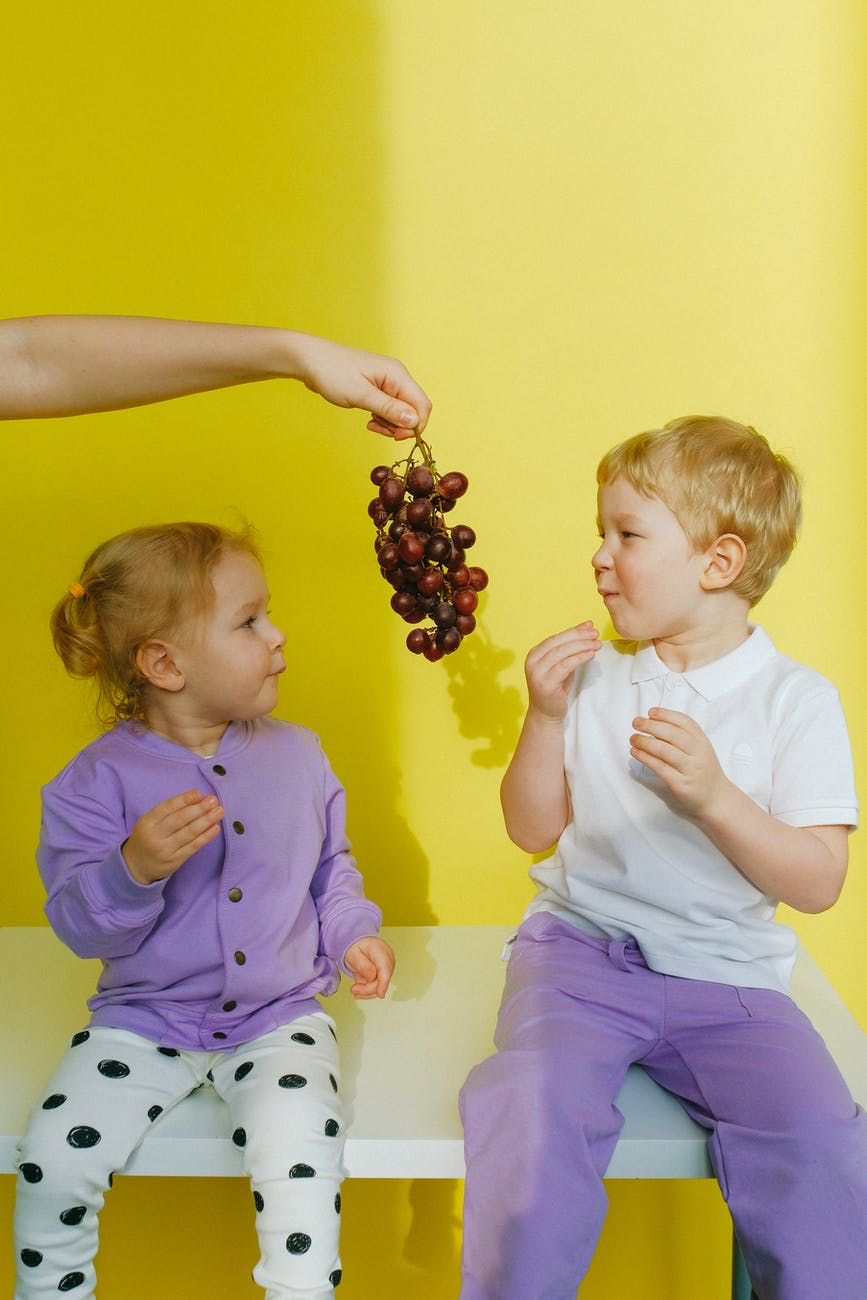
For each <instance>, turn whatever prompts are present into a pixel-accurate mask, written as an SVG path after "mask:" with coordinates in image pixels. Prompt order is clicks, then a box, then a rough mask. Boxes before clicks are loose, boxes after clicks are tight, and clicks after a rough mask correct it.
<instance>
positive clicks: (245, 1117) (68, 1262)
mask: <svg viewBox="0 0 867 1300" xmlns="http://www.w3.org/2000/svg"><path fill="white" fill-rule="evenodd" d="M338 1079H339V1064H338V1052H337V1043H336V1040H335V1037H334V1032H333V1028H332V1022H331V1019H330V1017H328V1016H327V1015H326V1014H325V1013H324V1012H319V1013H316V1014H314V1015H310V1016H303V1017H301V1018H300V1019H298V1020H293V1021H292V1022H291V1023H290V1024H288V1025H285V1026H283V1027H282V1028H281V1029H277V1030H274V1031H273V1032H272V1033H269V1034H264V1035H262V1037H261V1038H255V1039H253V1040H252V1042H249V1043H245V1044H244V1045H243V1047H240V1048H238V1049H237V1050H235V1051H231V1052H185V1051H175V1050H174V1049H172V1048H164V1047H163V1048H160V1047H157V1046H156V1044H155V1043H152V1042H150V1041H149V1040H148V1039H146V1038H142V1037H140V1036H139V1035H138V1034H131V1033H128V1032H127V1031H126V1030H120V1029H102V1028H92V1029H87V1030H84V1031H82V1032H81V1033H79V1034H76V1035H75V1036H74V1038H73V1039H72V1041H71V1043H70V1045H69V1047H68V1049H67V1051H66V1054H65V1056H64V1057H63V1059H62V1060H61V1062H60V1064H59V1066H58V1067H57V1069H56V1071H55V1073H54V1075H53V1077H52V1079H51V1080H50V1082H49V1084H48V1086H47V1087H46V1089H45V1094H44V1097H43V1099H42V1101H41V1102H40V1103H39V1104H38V1105H37V1106H36V1107H35V1108H34V1110H33V1111H32V1113H31V1115H30V1120H29V1123H28V1127H27V1133H26V1135H25V1137H24V1138H23V1140H22V1143H21V1149H20V1152H19V1159H18V1170H19V1174H18V1189H17V1199H16V1205H15V1253H16V1267H17V1273H16V1279H17V1280H16V1285H15V1297H14V1300H36V1298H37V1297H40V1298H41V1297H45V1296H52V1297H54V1298H55V1300H57V1297H58V1296H63V1295H69V1296H70V1298H71V1300H89V1298H90V1297H91V1296H93V1295H94V1288H95V1286H96V1273H95V1270H94V1267H93V1258H94V1256H95V1254H96V1249H97V1244H98V1215H99V1211H100V1210H101V1208H102V1204H103V1199H104V1194H105V1191H106V1189H107V1188H108V1187H110V1186H111V1177H112V1174H113V1173H114V1172H117V1171H119V1170H122V1169H123V1167H124V1165H125V1164H126V1162H127V1160H128V1158H129V1156H130V1154H131V1153H132V1151H134V1150H135V1148H136V1147H137V1146H138V1144H139V1142H140V1141H141V1139H142V1138H143V1137H144V1135H145V1133H146V1132H147V1131H148V1129H149V1128H150V1126H151V1124H152V1123H153V1122H154V1120H156V1119H157V1117H158V1116H159V1115H161V1114H163V1112H165V1111H168V1110H170V1109H171V1107H172V1106H174V1105H176V1103H177V1102H179V1101H181V1100H182V1099H183V1098H184V1097H186V1096H187V1095H188V1094H189V1093H191V1092H192V1091H194V1089H196V1088H197V1087H199V1086H200V1085H202V1084H205V1085H206V1086H207V1085H209V1084H210V1085H211V1086H213V1087H214V1089H215V1090H216V1092H217V1094H218V1095H219V1096H220V1097H221V1098H222V1099H223V1101H225V1103H226V1105H227V1106H228V1108H229V1114H230V1116H231V1124H232V1140H233V1141H234V1142H235V1144H236V1145H237V1146H238V1147H240V1148H241V1149H242V1152H243V1163H244V1171H245V1173H247V1174H248V1175H249V1178H250V1184H251V1187H252V1189H253V1200H254V1203H255V1214H256V1230H257V1232H258V1235H259V1249H260V1251H261V1258H260V1260H259V1263H258V1264H257V1265H256V1267H255V1269H254V1270H253V1278H254V1280H255V1281H256V1282H257V1283H258V1284H259V1285H260V1286H261V1287H262V1288H263V1289H264V1291H265V1296H266V1300H301V1298H302V1297H303V1300H326V1297H332V1296H333V1295H334V1288H335V1286H336V1285H337V1283H338V1282H339V1281H340V1257H339V1252H338V1236H339V1224H340V1218H339V1216H340V1183H341V1180H342V1177H343V1159H342V1157H343V1124H342V1120H341V1114H340V1101H339V1097H338V1094H337V1088H338Z"/></svg>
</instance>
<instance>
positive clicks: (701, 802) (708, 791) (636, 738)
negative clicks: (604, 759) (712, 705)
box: [629, 709, 730, 820]
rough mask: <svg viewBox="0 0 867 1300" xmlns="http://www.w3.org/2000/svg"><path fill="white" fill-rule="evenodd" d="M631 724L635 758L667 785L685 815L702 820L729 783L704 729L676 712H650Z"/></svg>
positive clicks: (664, 710) (655, 710)
mask: <svg viewBox="0 0 867 1300" xmlns="http://www.w3.org/2000/svg"><path fill="white" fill-rule="evenodd" d="M632 725H633V727H635V731H636V734H635V735H632V736H630V737H629V744H630V749H629V752H630V754H631V755H632V757H633V758H637V759H638V761H639V762H640V763H643V764H644V765H645V767H649V768H650V770H651V772H654V773H655V774H656V775H657V776H658V777H659V779H660V780H661V781H664V782H665V784H666V785H667V786H668V788H669V790H670V791H671V793H672V794H673V795H674V797H675V799H677V801H678V803H679V804H680V805H681V807H682V808H683V810H684V812H687V813H689V814H690V815H691V816H693V817H696V818H698V819H699V820H700V819H701V818H702V816H703V814H704V813H706V812H707V811H708V810H709V809H710V807H711V806H712V804H713V803H714V801H715V800H716V798H717V797H718V796H719V795H720V794H721V793H723V792H724V791H725V789H726V788H727V787H728V785H729V784H730V783H729V780H728V777H727V776H726V775H725V773H724V772H723V770H722V768H721V767H720V764H719V759H718V758H717V756H716V754H715V752H714V748H713V746H712V745H711V743H710V741H709V740H708V738H707V736H706V735H705V734H704V732H703V731H702V729H701V727H700V726H699V725H698V723H697V722H696V721H695V720H694V719H693V718H690V717H689V716H688V715H687V714H686V713H678V712H676V711H675V710H674V709H650V710H648V716H647V717H646V718H633V720H632Z"/></svg>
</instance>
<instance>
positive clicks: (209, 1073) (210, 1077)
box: [205, 1070, 214, 1083]
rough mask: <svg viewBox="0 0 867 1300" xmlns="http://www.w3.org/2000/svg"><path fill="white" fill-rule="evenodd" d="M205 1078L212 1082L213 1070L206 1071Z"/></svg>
mask: <svg viewBox="0 0 867 1300" xmlns="http://www.w3.org/2000/svg"><path fill="white" fill-rule="evenodd" d="M205 1078H206V1079H209V1080H210V1082H211V1083H213V1082H214V1071H213V1070H209V1071H208V1073H207V1074H206V1075H205Z"/></svg>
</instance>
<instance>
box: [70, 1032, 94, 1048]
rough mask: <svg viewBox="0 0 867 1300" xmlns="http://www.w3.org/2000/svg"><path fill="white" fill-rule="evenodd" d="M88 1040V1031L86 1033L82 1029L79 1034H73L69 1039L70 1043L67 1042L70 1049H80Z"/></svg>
mask: <svg viewBox="0 0 867 1300" xmlns="http://www.w3.org/2000/svg"><path fill="white" fill-rule="evenodd" d="M88 1038H90V1033H89V1031H88V1030H87V1029H82V1031H81V1033H80V1034H73V1035H72V1038H71V1039H70V1042H69V1046H70V1047H80V1046H81V1044H82V1043H86V1042H87V1040H88Z"/></svg>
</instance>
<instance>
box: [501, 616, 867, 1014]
mask: <svg viewBox="0 0 867 1300" xmlns="http://www.w3.org/2000/svg"><path fill="white" fill-rule="evenodd" d="M654 706H660V707H663V708H667V709H677V710H679V711H680V712H682V713H687V714H689V716H690V717H692V718H694V719H695V720H696V722H697V723H698V724H699V726H700V727H701V728H702V730H703V731H704V732H705V734H706V735H707V736H708V738H709V740H710V741H711V744H712V745H713V747H714V750H715V752H716V755H717V757H718V759H719V761H720V764H721V765H722V768H723V770H724V772H725V773H726V775H727V776H728V777H729V778H730V779H731V780H732V781H733V782H734V783H735V784H736V785H738V786H739V787H740V788H741V789H742V790H744V791H745V792H746V793H747V794H748V795H749V796H750V797H751V798H752V799H754V800H755V802H756V803H757V804H758V805H759V806H760V807H761V808H764V809H766V810H767V811H768V812H769V813H771V815H772V816H774V817H778V818H779V819H780V820H781V821H784V822H786V823H788V825H790V826H822V825H845V826H850V827H854V826H855V825H856V824H857V818H858V804H857V799H856V796H855V784H854V774H853V767H852V754H851V749H850V745H849V737H848V733H847V730H846V721H845V718H844V716H843V710H842V707H841V705H840V699H839V696H838V694H837V692H836V690H835V689H834V687H833V686H832V685H831V683H830V682H829V681H827V680H826V679H825V678H824V677H822V676H820V675H819V673H817V672H814V671H813V670H812V669H811V668H806V667H804V666H803V665H802V664H798V663H796V662H795V661H794V660H793V659H789V658H787V657H786V656H785V655H782V654H780V653H778V651H777V650H776V648H775V647H774V645H773V643H772V641H771V639H770V637H769V636H768V635H767V633H766V632H764V631H763V629H762V628H760V627H753V628H752V630H751V635H750V636H749V637H748V638H747V640H746V641H745V642H744V643H743V644H742V645H740V646H738V648H737V649H736V650H733V651H732V653H731V654H728V655H726V656H724V657H723V658H722V659H718V660H717V661H716V662H715V663H711V664H705V665H704V666H703V667H701V668H697V669H694V670H691V671H689V672H685V673H674V672H672V671H671V670H670V669H668V668H667V667H666V666H665V664H664V663H663V662H662V660H661V659H660V658H659V656H658V655H657V653H656V651H655V650H654V648H653V646H652V645H647V644H643V643H642V644H636V643H634V642H624V641H608V642H606V643H605V644H604V645H603V647H602V649H601V650H600V651H599V654H598V655H597V656H596V658H595V659H594V660H592V661H591V662H590V663H588V664H586V665H584V666H583V668H580V669H579V670H578V672H577V673H576V677H575V683H574V685H573V687H572V691H571V693H570V699H569V705H568V709H567V713H566V718H565V720H564V737H565V763H566V778H567V781H568V784H569V791H570V794H571V798H572V809H573V820H572V821H571V822H570V824H569V825H568V826H567V827H566V829H565V830H564V832H563V834H562V835H561V836H560V840H559V843H558V845H557V849H556V852H555V853H554V856H553V857H551V858H548V859H547V860H546V861H544V862H541V863H539V864H538V865H537V866H534V867H533V868H532V870H531V872H530V875H531V876H532V878H533V879H534V880H535V881H536V883H537V885H538V886H539V892H538V893H537V894H536V896H535V898H534V899H533V901H532V903H531V904H530V907H529V908H528V910H527V913H526V915H528V916H529V915H531V914H532V913H533V912H538V911H549V912H554V913H556V915H558V916H560V917H562V918H563V919H564V920H566V921H569V922H571V923H572V924H573V925H575V926H576V927H577V928H578V929H580V930H583V931H585V932H586V933H588V934H591V935H595V936H597V937H601V938H610V939H625V938H627V937H629V936H632V937H634V938H635V939H636V940H637V942H638V944H639V947H640V948H641V951H642V953H643V955H644V959H645V961H646V962H647V964H648V966H650V967H651V969H652V970H657V971H661V972H662V973H664V974H667V975H679V976H684V977H686V978H689V979H699V980H711V981H714V982H717V983H724V984H737V985H742V986H745V987H752V988H771V989H779V990H781V991H784V992H785V991H787V990H788V986H789V976H790V973H791V969H792V966H793V964H794V960H795V954H796V949H797V937H796V935H795V933H794V931H792V930H791V929H790V928H789V927H788V926H785V925H782V924H780V923H778V922H776V921H775V920H774V912H775V909H776V906H777V902H778V900H777V899H774V898H770V897H768V896H767V895H766V894H763V893H761V891H760V890H758V889H756V887H755V886H754V885H753V884H751V883H750V881H748V880H747V879H746V878H745V877H744V876H743V875H742V874H741V873H740V872H739V871H738V869H737V868H736V867H735V866H734V865H733V864H732V863H731V862H730V861H729V859H728V858H726V857H725V856H724V855H723V854H722V853H721V852H720V851H719V849H717V848H716V847H715V846H714V844H713V843H712V842H711V841H710V839H709V838H708V837H707V836H706V835H705V834H704V832H703V831H701V830H700V829H699V828H698V827H697V826H696V825H694V824H693V823H692V822H691V821H690V820H689V819H688V818H687V817H685V816H684V815H683V814H682V813H680V812H678V808H677V803H676V801H675V799H674V798H673V797H672V796H671V795H670V794H669V792H668V789H667V787H666V786H665V785H664V783H663V782H662V781H661V780H660V779H659V778H658V777H657V776H655V775H654V774H653V773H652V772H651V771H650V770H649V769H648V768H647V767H645V766H644V764H642V763H639V762H638V761H637V760H636V759H633V758H631V757H630V754H629V737H630V735H631V734H632V732H633V731H634V728H633V726H632V720H633V718H635V717H637V716H638V715H644V716H646V715H647V711H648V709H651V708H653V707H654Z"/></svg>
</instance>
